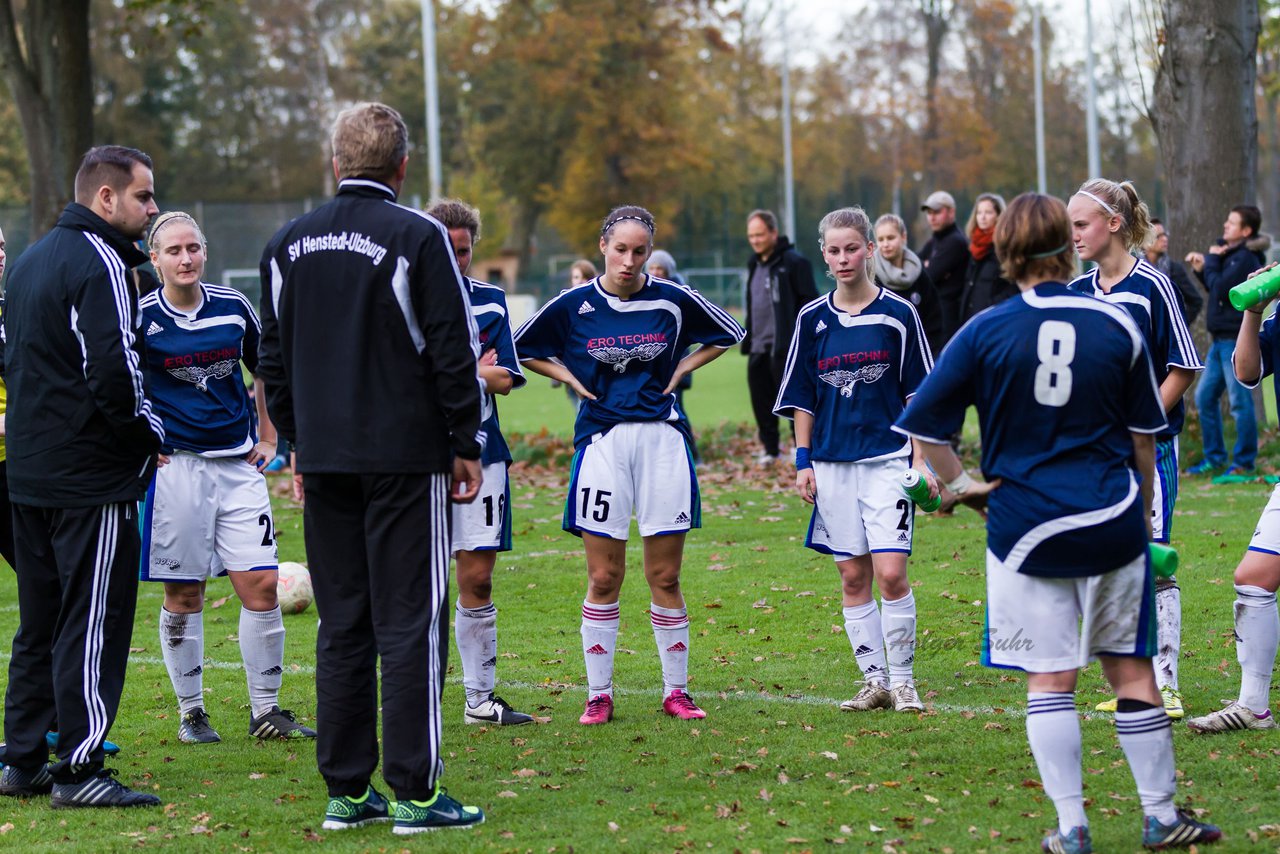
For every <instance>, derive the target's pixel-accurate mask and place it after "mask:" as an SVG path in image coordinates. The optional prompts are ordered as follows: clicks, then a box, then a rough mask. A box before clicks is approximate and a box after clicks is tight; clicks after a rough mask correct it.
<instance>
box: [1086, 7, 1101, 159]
mask: <svg viewBox="0 0 1280 854" xmlns="http://www.w3.org/2000/svg"><path fill="white" fill-rule="evenodd" d="M1084 41H1085V73H1086V74H1087V75H1088V76H1089V87H1088V94H1087V96H1086V101H1087V113H1086V126H1087V129H1088V131H1087V132H1088V146H1089V177H1090V178H1100V177H1102V158H1101V156H1100V155H1099V153H1098V84H1097V83H1096V82H1095V81H1094V79H1093V2H1092V0H1084Z"/></svg>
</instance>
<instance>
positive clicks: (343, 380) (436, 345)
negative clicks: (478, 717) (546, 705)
mask: <svg viewBox="0 0 1280 854" xmlns="http://www.w3.org/2000/svg"><path fill="white" fill-rule="evenodd" d="M332 144H333V170H334V175H335V176H336V177H337V179H338V192H337V196H336V197H335V198H334V199H333V200H332V201H330V202H329V203H327V204H325V205H324V206H322V207H320V208H318V209H316V210H315V211H313V212H311V213H309V214H306V215H305V216H302V217H300V218H298V219H296V220H294V221H293V222H291V223H289V224H288V225H286V226H285V227H284V228H282V229H281V230H280V231H279V232H278V233H277V234H276V236H275V237H273V238H272V239H271V242H270V243H268V244H267V248H266V250H265V251H264V252H263V255H262V264H261V275H262V346H261V358H260V363H259V376H260V377H261V378H262V379H263V380H264V382H265V385H266V394H267V408H268V411H269V413H270V415H271V419H272V421H274V422H275V424H276V427H277V428H278V430H279V432H280V433H281V434H283V435H284V436H285V437H286V438H287V439H288V440H289V442H290V443H291V444H293V445H294V446H295V447H296V449H297V471H298V472H299V473H300V474H301V475H302V480H303V496H304V499H305V511H304V523H305V531H306V546H307V556H308V558H309V562H310V568H311V574H312V580H313V584H314V587H315V595H316V607H317V609H318V610H319V612H320V627H319V634H318V637H317V639H316V703H317V709H316V723H317V729H318V730H319V739H318V743H317V749H316V762H317V764H318V765H319V768H320V773H321V775H322V776H323V777H324V779H325V783H326V785H327V786H328V789H329V806H328V809H327V811H326V814H325V820H324V827H325V828H326V829H329V830H343V829H346V828H351V827H358V826H361V825H364V824H369V823H372V822H378V821H389V820H392V819H394V821H395V825H394V827H393V830H394V831H395V832H396V833H397V834H411V833H419V832H422V831H427V830H434V829H436V828H439V827H467V826H473V825H476V824H479V823H480V822H482V821H484V813H483V812H481V811H480V810H479V809H478V808H476V807H468V806H463V805H462V804H460V803H458V802H457V801H455V800H454V799H452V798H450V797H449V796H448V795H447V794H446V793H445V792H444V791H443V790H442V789H441V788H440V776H441V773H442V772H443V769H444V763H443V758H442V757H443V752H442V749H441V746H440V740H441V732H440V693H441V689H442V687H443V685H444V671H445V656H446V652H447V649H448V629H449V620H448V613H447V610H446V608H447V604H448V593H449V527H448V519H449V501H450V500H453V501H460V502H469V501H472V500H474V499H475V496H476V493H477V491H478V489H479V487H480V481H481V473H480V471H481V470H480V451H481V438H480V435H481V433H480V408H481V404H480V383H479V380H478V378H477V374H476V359H477V357H478V356H479V346H478V343H477V337H476V325H475V322H474V321H473V320H472V319H471V306H470V303H469V302H468V298H467V293H466V288H465V285H464V284H463V282H462V278H461V276H460V275H459V273H458V268H457V266H456V265H455V263H454V258H453V250H452V247H451V245H450V243H449V235H448V233H447V232H446V231H445V229H444V227H443V226H442V225H441V224H440V223H439V222H437V221H436V220H434V219H432V218H431V217H429V216H426V215H425V214H422V213H419V212H417V211H415V210H412V209H410V208H406V207H403V206H401V205H399V204H397V203H396V197H397V195H398V193H399V192H400V189H401V187H402V186H403V184H404V178H405V169H406V167H407V165H408V155H407V152H408V147H409V138H408V131H407V130H406V128H405V124H404V121H403V120H402V119H401V118H400V114H399V113H397V112H396V111H395V110H393V109H391V108H390V107H388V106H385V105H383V104H374V103H364V104H357V105H356V106H354V107H351V108H350V109H348V110H346V111H344V112H343V113H342V114H341V115H340V116H338V119H337V121H336V122H335V123H334V127H333V136H332ZM379 657H381V664H382V724H383V726H382V743H383V746H384V748H385V750H384V754H383V768H382V771H383V776H384V777H385V778H386V781H387V785H388V786H390V788H391V790H392V792H394V794H395V803H394V806H393V805H392V804H391V803H390V802H389V801H388V799H387V798H384V797H383V796H382V795H381V794H380V793H378V791H377V790H375V789H374V788H373V787H372V786H371V785H370V778H371V777H372V775H373V771H374V769H375V768H376V767H377V765H378V731H377V723H378V721H377V713H378V683H377V673H378V671H377V663H378V658H379Z"/></svg>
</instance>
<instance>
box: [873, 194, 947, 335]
mask: <svg viewBox="0 0 1280 854" xmlns="http://www.w3.org/2000/svg"><path fill="white" fill-rule="evenodd" d="M875 237H876V253H875V255H873V256H872V257H873V258H874V259H875V283H876V284H877V285H879V286H880V287H882V288H888V289H889V290H891V291H893V292H894V293H895V294H897V295H898V296H900V297H902V298H903V299H907V300H910V301H911V304H912V305H913V306H915V308H916V314H918V315H920V323H921V325H923V326H924V337H925V338H927V339H929V350H930V351H931V352H933V353H939V352H941V351H942V345H943V344H945V343H946V340H945V339H944V338H943V337H942V304H941V303H940V302H939V301H938V289H937V288H935V287H934V286H933V281H932V280H931V279H930V278H929V274H928V272H926V271H925V269H924V264H922V263H921V262H920V258H919V256H917V255H916V253H914V252H912V251H911V250H910V249H908V248H907V224H906V223H905V222H903V221H902V217H900V216H898V215H897V214H885V215H884V216H882V217H880V218H879V219H877V220H876V227H875Z"/></svg>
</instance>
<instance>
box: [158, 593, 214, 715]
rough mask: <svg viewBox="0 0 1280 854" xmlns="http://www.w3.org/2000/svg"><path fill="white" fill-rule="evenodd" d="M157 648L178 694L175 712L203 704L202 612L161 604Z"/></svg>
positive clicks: (190, 709)
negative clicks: (181, 610) (180, 610)
mask: <svg viewBox="0 0 1280 854" xmlns="http://www.w3.org/2000/svg"><path fill="white" fill-rule="evenodd" d="M160 649H161V650H162V651H163V653H164V666H165V669H166V670H168V671H169V681H170V682H172V683H173V693H175V694H177V695H178V712H179V713H180V714H184V715H185V714H186V713H187V712H190V711H192V710H193V709H198V708H200V707H201V706H203V705H204V675H203V674H204V612H202V611H196V612H195V613H194V614H175V613H173V612H172V611H167V610H165V608H164V606H163V605H162V606H160Z"/></svg>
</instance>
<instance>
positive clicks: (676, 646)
mask: <svg viewBox="0 0 1280 854" xmlns="http://www.w3.org/2000/svg"><path fill="white" fill-rule="evenodd" d="M688 651H689V648H688V647H687V646H685V645H684V641H676V642H675V643H673V644H672V645H671V646H669V647H667V652H688Z"/></svg>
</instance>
